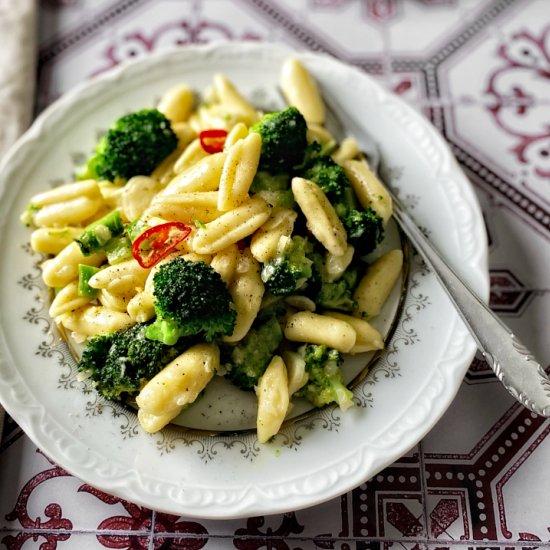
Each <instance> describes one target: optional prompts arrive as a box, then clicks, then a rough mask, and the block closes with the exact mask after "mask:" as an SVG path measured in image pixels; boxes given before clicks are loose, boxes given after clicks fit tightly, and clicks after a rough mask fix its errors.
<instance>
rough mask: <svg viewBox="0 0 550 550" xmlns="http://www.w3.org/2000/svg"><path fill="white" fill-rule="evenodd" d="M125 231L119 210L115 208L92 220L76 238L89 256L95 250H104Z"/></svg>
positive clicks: (81, 248)
mask: <svg viewBox="0 0 550 550" xmlns="http://www.w3.org/2000/svg"><path fill="white" fill-rule="evenodd" d="M123 231H124V223H123V222H122V217H121V215H120V212H119V211H118V210H113V211H112V212H109V214H106V215H105V216H103V217H102V218H100V219H99V220H96V221H95V222H92V223H91V224H90V225H88V227H86V228H85V229H84V231H83V232H82V234H81V235H80V236H79V237H78V239H75V240H76V243H77V244H78V246H79V247H80V250H81V251H82V254H84V256H88V255H90V254H92V253H93V252H98V251H99V250H104V249H105V246H106V245H107V244H108V243H109V242H110V241H111V239H113V238H114V237H118V236H119V235H121V234H122V232H123Z"/></svg>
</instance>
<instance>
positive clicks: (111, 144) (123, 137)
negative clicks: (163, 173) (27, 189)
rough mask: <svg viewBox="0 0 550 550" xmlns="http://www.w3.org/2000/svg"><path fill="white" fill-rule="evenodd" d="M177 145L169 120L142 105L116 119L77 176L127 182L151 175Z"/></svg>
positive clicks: (79, 177) (156, 111) (155, 110)
mask: <svg viewBox="0 0 550 550" xmlns="http://www.w3.org/2000/svg"><path fill="white" fill-rule="evenodd" d="M177 145H178V138H177V136H176V134H175V133H174V131H173V130H172V126H171V124H170V121H169V120H168V119H167V118H166V117H165V116H164V114H162V113H161V112H160V111H158V110H157V109H142V110H140V111H135V112H133V113H130V114H128V115H125V116H123V117H121V118H119V119H118V120H116V121H115V122H114V124H113V125H112V126H111V127H110V128H109V130H108V131H107V133H106V134H105V135H104V136H103V137H102V138H101V139H100V140H99V142H98V144H97V146H96V149H95V152H94V153H93V154H92V156H91V157H90V158H89V159H88V161H87V163H86V165H85V166H84V167H82V168H81V169H80V170H79V171H78V173H77V177H78V179H81V180H82V179H88V178H92V179H105V180H109V181H111V182H117V183H119V182H125V181H126V180H128V179H130V178H131V177H133V176H140V175H141V176H147V175H149V174H150V173H151V172H152V171H153V170H154V169H155V168H156V167H157V166H158V164H160V162H161V161H162V160H164V159H165V158H166V157H167V156H168V155H169V154H170V153H172V151H174V149H175V148H176V147H177Z"/></svg>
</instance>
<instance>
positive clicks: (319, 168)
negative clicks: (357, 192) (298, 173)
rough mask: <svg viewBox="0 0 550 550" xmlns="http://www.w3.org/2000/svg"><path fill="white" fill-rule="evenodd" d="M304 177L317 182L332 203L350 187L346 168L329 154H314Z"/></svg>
mask: <svg viewBox="0 0 550 550" xmlns="http://www.w3.org/2000/svg"><path fill="white" fill-rule="evenodd" d="M302 177H304V178H306V179H308V180H310V181H312V182H314V183H316V184H317V185H318V186H319V187H320V188H321V189H322V190H323V192H324V193H325V195H326V196H327V198H328V199H329V200H330V201H331V202H332V203H334V202H337V201H338V200H339V199H340V197H341V196H342V195H343V194H344V192H345V190H346V189H347V188H349V187H350V183H349V180H348V177H347V176H346V173H345V172H344V169H343V168H342V167H341V166H340V165H339V164H336V162H334V160H333V159H332V157H329V156H327V155H319V156H314V157H313V158H312V159H311V161H310V162H309V163H308V164H307V165H306V167H305V170H304V172H303V174H302Z"/></svg>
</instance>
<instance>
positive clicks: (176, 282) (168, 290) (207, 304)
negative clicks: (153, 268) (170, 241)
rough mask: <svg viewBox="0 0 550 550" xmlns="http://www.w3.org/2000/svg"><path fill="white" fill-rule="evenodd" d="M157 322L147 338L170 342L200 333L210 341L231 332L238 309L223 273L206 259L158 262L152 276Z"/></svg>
mask: <svg viewBox="0 0 550 550" xmlns="http://www.w3.org/2000/svg"><path fill="white" fill-rule="evenodd" d="M153 295H154V297H155V313H156V315H157V317H156V319H155V321H154V323H153V324H152V325H150V326H149V327H148V328H147V333H146V335H147V338H151V339H152V340H158V341H160V342H163V343H164V344H167V345H173V344H175V343H176V342H177V341H178V339H179V338H180V337H182V336H189V335H195V334H196V335H201V336H202V337H204V339H205V340H207V341H208V342H211V341H212V340H214V339H215V338H217V337H218V336H223V335H230V334H231V333H232V332H233V328H234V327H235V320H236V317H237V312H236V311H235V309H234V305H233V302H232V300H231V294H230V293H229V290H228V289H227V286H226V285H225V283H224V282H223V280H222V278H221V276H220V274H219V273H218V272H217V271H216V270H215V269H214V268H213V267H211V266H209V265H208V264H207V263H205V262H202V261H198V262H192V261H188V260H185V259H184V258H182V257H181V256H178V257H176V258H174V259H173V260H171V261H169V262H167V263H165V264H162V265H161V266H159V269H158V271H157V272H156V273H155V274H154V276H153Z"/></svg>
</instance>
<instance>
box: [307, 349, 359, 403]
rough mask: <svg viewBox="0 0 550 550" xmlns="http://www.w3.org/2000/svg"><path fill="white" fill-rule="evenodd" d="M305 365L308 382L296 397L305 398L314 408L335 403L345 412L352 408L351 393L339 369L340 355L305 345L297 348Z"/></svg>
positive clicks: (332, 351)
mask: <svg viewBox="0 0 550 550" xmlns="http://www.w3.org/2000/svg"><path fill="white" fill-rule="evenodd" d="M298 352H299V353H300V355H301V356H302V357H303V358H304V360H305V363H306V366H305V368H306V373H307V375H308V381H307V382H306V385H305V386H304V387H303V388H301V389H300V391H299V392H298V393H297V395H301V396H302V397H305V398H306V399H307V400H308V401H310V402H311V403H313V404H314V405H315V406H316V407H323V406H324V405H328V404H329V403H336V404H337V405H338V406H339V407H340V408H341V409H343V410H345V409H348V408H349V407H351V406H353V393H352V392H351V391H350V390H348V388H347V387H346V386H345V384H344V374H343V372H342V369H341V365H342V363H343V361H344V360H343V357H342V354H341V353H340V352H339V351H337V350H335V349H332V348H329V347H327V346H324V345H318V344H306V345H304V346H301V347H300V348H298Z"/></svg>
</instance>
